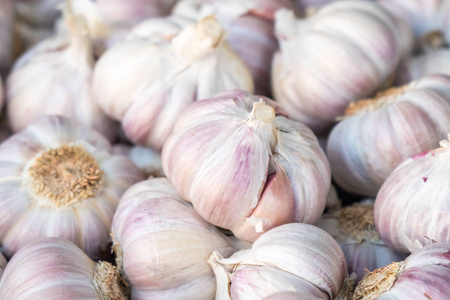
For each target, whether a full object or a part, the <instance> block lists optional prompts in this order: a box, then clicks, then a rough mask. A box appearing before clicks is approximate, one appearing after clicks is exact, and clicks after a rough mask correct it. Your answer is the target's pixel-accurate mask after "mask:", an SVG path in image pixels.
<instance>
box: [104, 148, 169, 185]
mask: <svg viewBox="0 0 450 300" xmlns="http://www.w3.org/2000/svg"><path fill="white" fill-rule="evenodd" d="M112 153H113V154H114V155H125V156H127V157H128V158H130V159H131V160H132V161H133V162H134V164H135V165H136V166H137V167H138V168H139V169H141V171H142V173H143V174H144V177H145V178H148V177H151V176H152V177H165V175H164V171H163V169H162V163H161V153H160V152H158V151H155V150H153V149H150V148H145V147H140V146H128V145H123V144H117V145H114V146H113V148H112Z"/></svg>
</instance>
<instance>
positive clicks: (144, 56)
mask: <svg viewBox="0 0 450 300" xmlns="http://www.w3.org/2000/svg"><path fill="white" fill-rule="evenodd" d="M224 34H225V32H224V31H223V30H222V28H221V27H220V25H219V24H218V23H217V21H216V20H215V19H214V18H213V17H207V18H205V19H202V20H201V21H200V22H199V23H197V24H190V25H189V26H187V27H186V28H185V29H183V30H182V31H181V32H180V34H178V35H177V36H176V37H175V38H173V39H172V40H170V41H166V42H163V41H161V39H160V38H158V39H157V40H156V41H154V40H152V39H149V40H145V39H130V40H128V41H126V42H124V43H121V44H118V45H116V46H114V47H112V48H110V49H109V50H108V51H106V52H105V53H104V55H103V56H102V57H101V58H100V60H99V61H98V62H97V64H96V67H95V71H94V94H95V97H96V100H97V101H98V103H99V105H100V106H101V107H102V109H103V111H104V112H105V113H106V114H108V115H109V116H111V117H113V118H115V119H116V120H121V122H122V127H123V129H124V132H125V134H126V135H127V137H128V138H129V139H130V140H132V141H133V142H134V143H137V144H141V145H145V146H149V147H152V148H154V149H157V150H158V149H161V148H162V146H163V144H164V142H165V140H166V138H167V137H168V136H169V135H170V134H171V133H172V130H173V126H174V125H175V122H176V120H177V118H178V116H179V114H180V112H181V111H182V110H183V109H184V108H185V107H186V106H187V105H188V104H190V103H192V102H194V101H197V100H202V99H206V98H208V97H212V96H213V95H214V94H216V93H218V92H220V91H224V90H230V89H235V88H240V89H244V90H248V91H253V80H252V78H251V74H250V72H249V70H248V68H247V67H246V66H245V64H244V63H243V62H242V61H241V60H240V59H239V57H238V56H237V55H236V54H235V53H234V52H233V51H232V50H231V49H230V48H229V46H228V45H227V43H226V42H224V41H223V39H224ZM130 74H133V76H130Z"/></svg>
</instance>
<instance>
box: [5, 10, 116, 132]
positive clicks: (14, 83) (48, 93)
mask: <svg viewBox="0 0 450 300" xmlns="http://www.w3.org/2000/svg"><path fill="white" fill-rule="evenodd" d="M64 22H65V24H64V26H66V28H65V30H63V32H61V33H60V34H58V35H56V36H55V37H53V38H49V39H47V40H44V41H42V42H40V43H39V44H38V45H36V46H35V47H33V48H32V49H30V50H28V51H27V52H26V53H25V54H23V55H22V56H21V57H20V58H19V60H17V61H16V63H15V64H14V67H13V70H12V71H11V74H10V75H9V77H8V80H7V86H6V91H7V109H8V120H9V124H10V126H11V129H12V130H13V132H18V131H21V130H23V129H24V128H25V127H26V126H27V125H28V124H30V123H32V122H34V121H36V120H38V119H39V118H41V117H42V116H46V115H62V116H66V117H69V118H71V119H73V120H75V121H76V122H78V123H80V124H82V125H83V126H85V127H88V128H93V129H94V130H97V131H99V132H101V133H102V134H103V135H105V136H106V137H108V138H109V139H110V140H113V139H114V138H115V136H116V134H117V133H116V131H117V129H116V126H114V124H113V123H112V121H111V120H109V119H108V118H107V117H106V115H105V114H104V113H103V112H102V111H101V109H100V107H99V106H98V105H97V103H96V102H95V100H94V98H93V94H92V73H93V68H94V55H93V49H92V43H91V40H90V37H89V35H88V30H87V27H86V23H85V21H84V19H83V18H82V17H81V16H79V15H75V14H73V12H72V11H71V7H70V6H66V9H65V18H64ZM43 74H44V75H45V76H44V75H43Z"/></svg>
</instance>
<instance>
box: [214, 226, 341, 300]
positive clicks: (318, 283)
mask: <svg viewBox="0 0 450 300" xmlns="http://www.w3.org/2000/svg"><path fill="white" fill-rule="evenodd" d="M208 262H209V263H210V265H211V267H212V268H213V270H214V273H215V275H216V278H217V293H216V299H217V300H224V299H262V298H264V297H266V296H269V295H272V294H274V293H277V292H282V291H288V290H289V291H295V292H303V293H306V294H310V295H312V296H314V297H317V298H319V299H332V298H334V297H335V296H336V295H337V293H338V292H339V290H340V288H341V286H342V283H343V281H344V279H345V275H346V268H347V266H346V263H345V258H344V254H343V253H342V250H341V248H340V247H339V245H338V244H337V243H336V241H335V240H334V239H333V238H332V237H331V236H330V235H328V234H327V233H326V232H325V231H323V230H322V229H320V228H318V227H315V226H312V225H308V224H301V223H291V224H285V225H281V226H278V227H276V228H274V229H271V230H269V231H268V232H266V233H264V234H263V235H261V236H260V237H259V238H258V239H257V240H256V241H255V243H253V245H252V247H251V249H246V250H241V251H238V252H236V253H234V254H233V255H232V256H231V257H229V258H224V257H223V256H222V255H221V254H220V253H218V252H217V251H215V252H214V253H213V254H212V255H211V257H210V259H209V260H208Z"/></svg>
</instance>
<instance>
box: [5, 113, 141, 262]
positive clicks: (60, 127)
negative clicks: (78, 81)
mask: <svg viewBox="0 0 450 300" xmlns="http://www.w3.org/2000/svg"><path fill="white" fill-rule="evenodd" d="M0 169H1V175H0V176H1V180H0V181H1V184H0V194H1V195H2V197H1V201H0V243H1V244H2V245H3V250H4V253H5V255H6V256H7V257H11V256H12V255H13V254H14V253H16V252H17V250H19V249H20V248H21V247H23V246H24V245H26V244H27V243H29V242H30V241H34V240H36V239H38V238H40V237H60V238H64V239H67V240H69V241H71V242H73V243H75V244H76V245H77V246H79V247H80V248H81V249H83V251H85V252H86V253H87V254H88V255H89V256H90V257H92V258H97V257H99V255H101V254H102V252H104V251H106V250H107V246H108V243H109V242H110V238H109V232H110V228H111V223H112V218H113V215H114V211H115V209H116V206H117V203H118V202H119V199H120V197H121V196H122V194H123V192H124V191H125V190H126V189H127V188H128V187H129V186H131V185H132V184H134V183H135V182H138V181H140V180H142V172H141V171H140V170H139V169H138V168H137V167H136V166H135V165H134V164H133V162H132V161H131V160H129V159H128V158H126V157H124V156H113V155H111V145H110V144H109V142H108V141H107V139H106V138H105V137H103V136H102V135H101V134H99V133H97V132H95V131H92V130H87V129H86V128H84V127H81V126H79V125H77V124H75V123H74V122H73V121H71V120H69V119H67V118H65V117H60V116H50V117H45V118H42V119H41V120H39V121H38V122H36V123H33V124H30V125H29V126H28V127H27V128H26V129H25V130H24V131H22V132H20V133H17V134H15V135H13V136H12V137H10V138H9V139H8V140H6V141H4V142H3V143H2V144H1V145H0Z"/></svg>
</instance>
